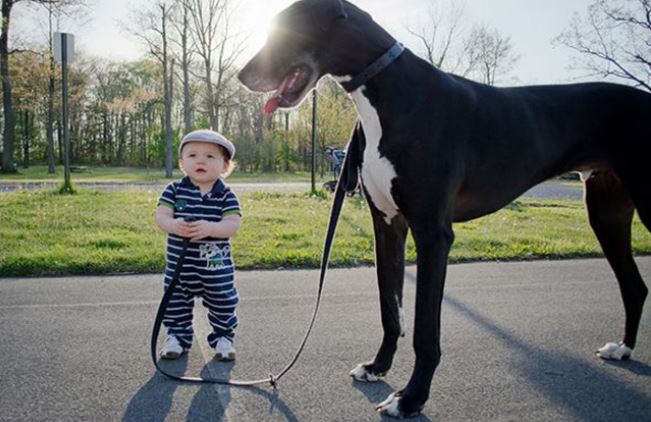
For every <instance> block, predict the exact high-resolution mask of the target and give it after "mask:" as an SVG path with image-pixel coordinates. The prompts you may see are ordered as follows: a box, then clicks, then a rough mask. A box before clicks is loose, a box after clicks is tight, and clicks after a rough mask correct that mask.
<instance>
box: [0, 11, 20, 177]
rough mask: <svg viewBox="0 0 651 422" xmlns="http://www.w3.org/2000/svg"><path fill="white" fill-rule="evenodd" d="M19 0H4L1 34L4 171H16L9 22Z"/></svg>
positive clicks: (0, 66)
mask: <svg viewBox="0 0 651 422" xmlns="http://www.w3.org/2000/svg"><path fill="white" fill-rule="evenodd" d="M16 1H17V0H2V34H0V77H2V109H3V112H4V129H3V132H2V135H3V145H4V149H3V151H2V172H3V173H15V172H16V171H17V170H16V166H15V165H14V141H15V128H14V124H15V120H14V110H13V101H12V91H11V80H10V78H9V23H10V18H11V9H12V8H13V6H14V4H15V3H16Z"/></svg>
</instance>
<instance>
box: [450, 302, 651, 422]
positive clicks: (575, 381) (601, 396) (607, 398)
mask: <svg viewBox="0 0 651 422" xmlns="http://www.w3.org/2000/svg"><path fill="white" fill-rule="evenodd" d="M444 301H445V302H446V303H447V304H448V305H450V306H451V307H452V308H453V309H454V310H456V311H457V312H459V313H461V314H462V315H464V316H466V317H468V318H469V319H470V320H471V321H473V322H475V323H476V324H477V325H479V326H480V327H481V328H482V329H484V330H485V331H487V332H488V333H489V334H491V335H493V336H494V337H495V338H497V339H498V340H499V341H501V342H502V343H504V345H505V346H506V347H508V348H510V349H511V350H515V351H516V352H518V353H519V354H520V357H521V358H520V359H516V360H515V361H513V362H511V363H512V368H513V369H514V370H516V371H518V372H519V373H520V375H521V376H522V377H523V378H525V379H526V380H527V382H528V383H529V384H530V385H531V386H532V387H534V388H535V389H536V390H537V391H539V392H540V393H542V394H544V396H545V397H546V398H547V399H548V400H550V401H551V402H553V403H554V404H557V405H559V406H562V407H563V408H564V409H566V410H568V411H569V412H571V413H572V414H573V415H574V416H575V417H576V420H583V421H595V420H640V419H639V418H640V415H651V402H650V401H649V399H648V396H647V395H645V394H644V393H641V392H639V391H637V390H636V389H635V388H633V387H631V386H629V385H626V384H625V383H622V382H621V381H620V380H618V379H617V378H615V377H613V376H611V375H609V374H607V373H605V372H604V371H602V370H600V369H599V368H595V367H594V366H593V365H590V364H588V363H586V362H585V361H583V360H581V359H577V358H576V357H574V356H571V355H568V354H566V353H562V352H559V353H553V354H552V353H550V352H546V351H544V350H541V349H540V348H539V347H536V346H535V345H531V344H527V343H526V342H524V341H522V340H520V339H518V338H516V337H515V336H514V335H513V334H511V333H509V332H508V331H507V330H506V329H504V328H502V327H500V326H499V325H497V324H495V323H494V322H492V321H491V320H490V319H488V318H486V317H484V316H483V315H481V314H479V313H478V312H476V311H474V310H473V309H471V308H469V307H468V306H467V305H465V304H464V303H462V302H460V301H458V300H456V299H454V298H453V297H451V296H450V295H446V296H445V299H444ZM617 367H621V368H627V369H629V370H632V371H633V372H636V371H642V372H647V375H648V366H646V365H645V364H643V363H640V362H635V361H629V362H626V361H624V362H619V363H617ZM552 372H553V373H554V375H555V377H553V378H555V379H552V377H549V376H548V375H547V374H550V373H552ZM636 373H637V372H636ZM559 376H560V377H562V381H561V380H559V379H558V378H559Z"/></svg>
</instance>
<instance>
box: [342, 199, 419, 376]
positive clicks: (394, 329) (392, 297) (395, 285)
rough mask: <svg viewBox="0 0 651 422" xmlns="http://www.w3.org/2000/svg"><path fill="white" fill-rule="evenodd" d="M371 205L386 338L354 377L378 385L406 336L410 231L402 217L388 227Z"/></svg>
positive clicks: (394, 220)
mask: <svg viewBox="0 0 651 422" xmlns="http://www.w3.org/2000/svg"><path fill="white" fill-rule="evenodd" d="M369 205H370V208H371V214H372V216H373V229H374V231H375V265H376V270H377V280H378V287H379V291H380V310H381V314H382V315H381V316H382V328H383V329H384V337H383V339H382V344H381V345H380V349H379V350H378V352H377V355H376V356H375V359H373V360H372V361H370V362H366V363H361V364H359V365H357V367H356V368H355V369H353V370H352V371H350V375H351V376H352V377H353V378H355V379H356V380H357V381H365V382H374V381H377V380H378V379H379V377H381V376H383V375H385V374H386V372H387V371H388V370H389V369H390V368H391V364H392V362H393V356H394V354H395V352H396V349H397V344H398V338H399V337H400V336H404V330H405V328H404V314H403V312H402V287H403V282H404V276H405V241H406V238H407V229H408V228H407V222H406V221H405V219H404V217H403V216H402V215H400V214H398V215H397V216H395V217H394V218H393V219H392V220H391V224H387V223H386V221H385V217H384V215H383V214H382V213H381V212H380V211H378V210H377V209H376V208H375V207H374V206H373V204H372V203H371V202H370V201H369Z"/></svg>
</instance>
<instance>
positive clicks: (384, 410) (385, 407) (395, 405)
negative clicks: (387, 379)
mask: <svg viewBox="0 0 651 422" xmlns="http://www.w3.org/2000/svg"><path fill="white" fill-rule="evenodd" d="M400 399H401V397H400V396H399V395H398V394H397V393H391V394H389V397H387V398H386V400H384V401H383V402H382V403H380V404H378V405H377V406H376V407H375V409H376V410H377V411H378V412H380V413H381V414H383V415H387V416H391V417H393V418H399V419H402V418H404V417H405V414H404V413H403V412H402V410H400Z"/></svg>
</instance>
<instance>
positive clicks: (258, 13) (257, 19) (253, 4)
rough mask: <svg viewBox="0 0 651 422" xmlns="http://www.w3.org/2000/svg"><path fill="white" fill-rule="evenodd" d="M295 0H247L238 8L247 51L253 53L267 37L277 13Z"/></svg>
mask: <svg viewBox="0 0 651 422" xmlns="http://www.w3.org/2000/svg"><path fill="white" fill-rule="evenodd" d="M294 1H295V0H265V1H259V0H245V1H243V2H242V3H241V4H240V6H239V10H238V12H239V13H238V15H239V18H240V28H238V29H239V30H240V31H242V33H243V37H244V38H245V39H246V40H247V41H246V51H247V52H249V53H250V54H253V53H254V52H256V51H257V50H258V49H260V48H261V47H262V45H263V44H264V43H265V41H266V39H267V34H268V32H269V29H270V28H271V23H272V20H273V18H274V17H275V16H276V14H277V13H278V12H280V11H282V10H283V9H285V8H286V7H287V6H289V5H290V4H292V3H294Z"/></svg>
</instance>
